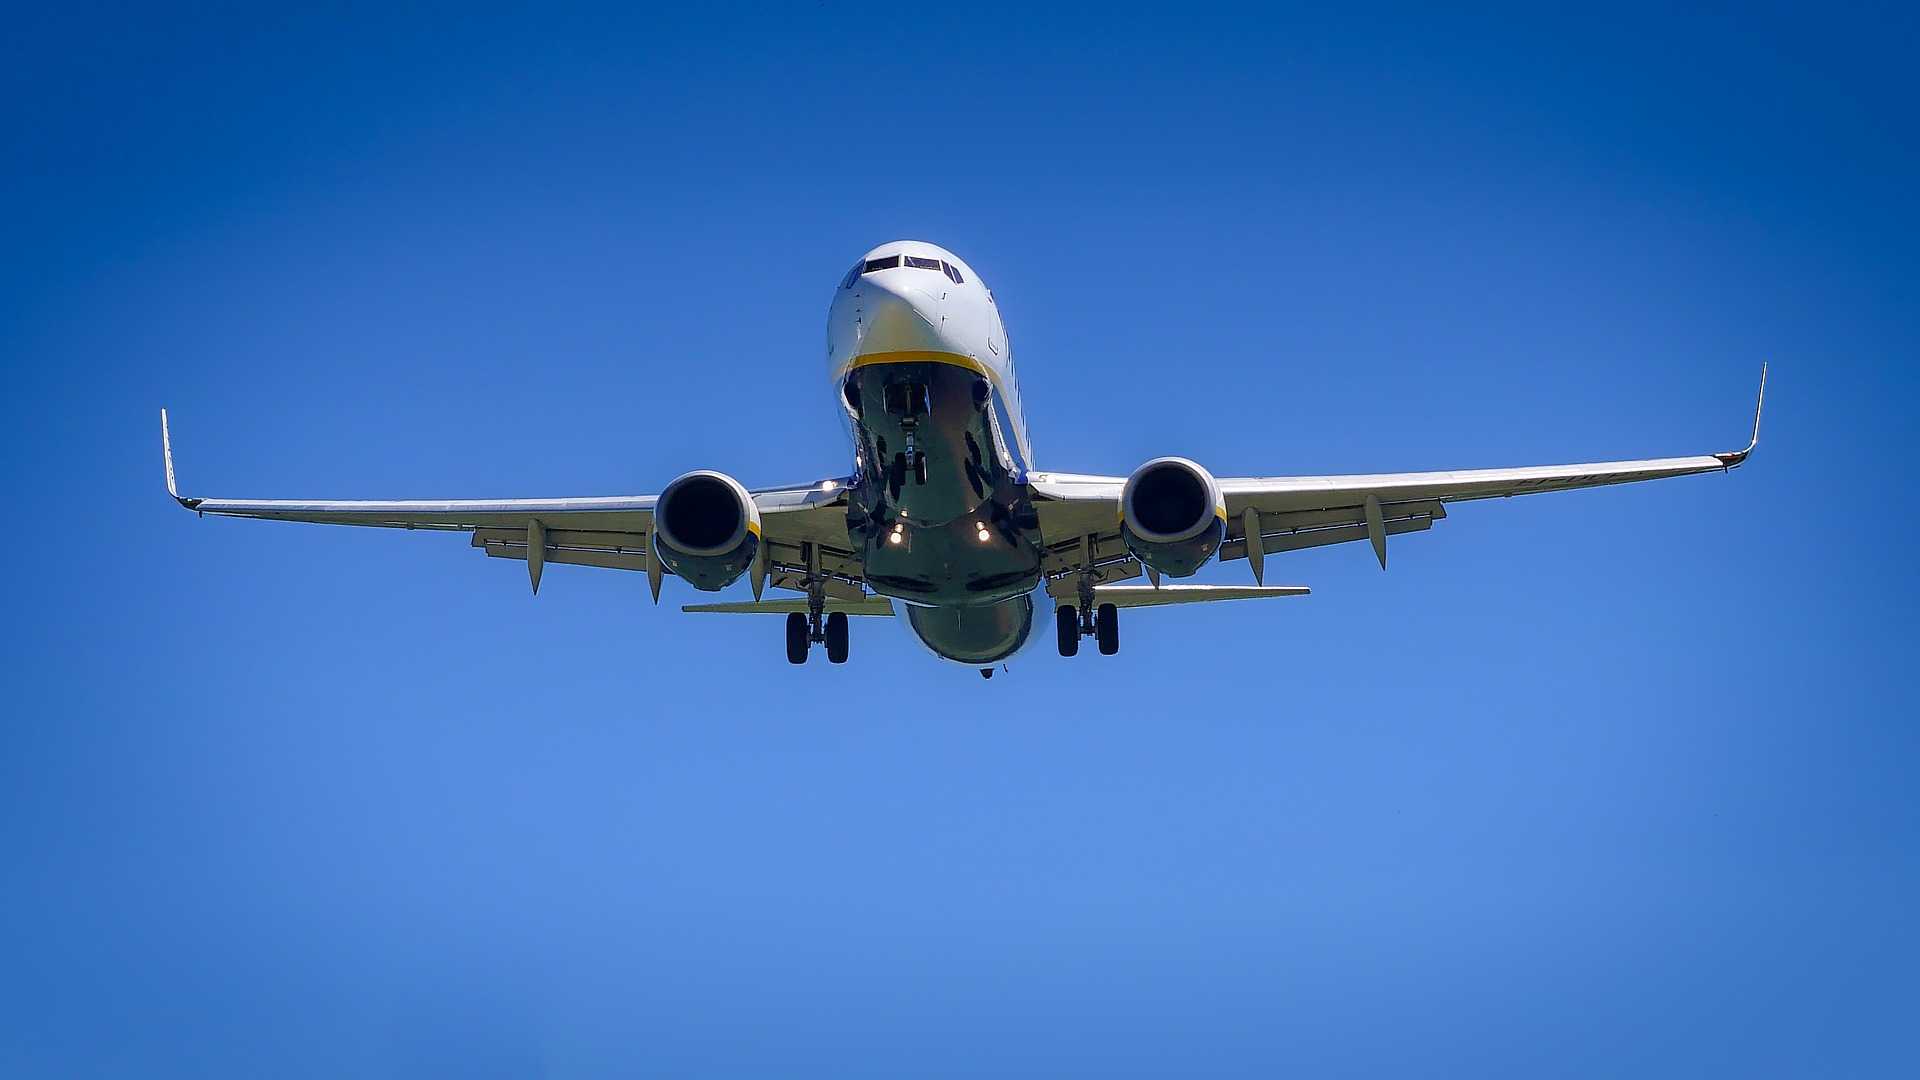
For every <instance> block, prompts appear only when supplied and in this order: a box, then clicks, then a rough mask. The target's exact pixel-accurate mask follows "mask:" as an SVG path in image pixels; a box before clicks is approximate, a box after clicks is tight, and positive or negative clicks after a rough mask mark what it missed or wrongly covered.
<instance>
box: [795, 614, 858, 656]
mask: <svg viewBox="0 0 1920 1080" xmlns="http://www.w3.org/2000/svg"><path fill="white" fill-rule="evenodd" d="M810 623H812V620H811V619H809V618H807V616H805V615H802V614H800V613H799V612H797V611H796V612H793V613H792V614H790V615H788V616H787V663H789V664H804V663H806V662H807V652H808V651H809V650H810V649H812V648H813V643H814V642H816V641H817V642H821V643H822V644H824V645H826V647H827V663H829V664H844V663H846V662H847V614H846V612H844V611H836V612H833V613H832V614H830V615H828V616H827V617H826V618H825V619H824V620H822V621H821V623H820V629H818V630H815V629H814V628H813V626H811V625H810Z"/></svg>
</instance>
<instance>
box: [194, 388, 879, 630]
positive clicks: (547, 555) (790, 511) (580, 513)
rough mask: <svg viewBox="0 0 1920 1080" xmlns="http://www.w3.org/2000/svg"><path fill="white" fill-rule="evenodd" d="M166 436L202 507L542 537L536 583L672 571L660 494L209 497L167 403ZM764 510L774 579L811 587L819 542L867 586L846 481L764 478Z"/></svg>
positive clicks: (842, 569) (846, 582)
mask: <svg viewBox="0 0 1920 1080" xmlns="http://www.w3.org/2000/svg"><path fill="white" fill-rule="evenodd" d="M160 445H161V453H162V455H163V457H164V459H165V461H166V469H167V494H168V495H171V496H172V497H173V498H174V500H175V501H177V502H178V503H179V504H180V505H181V506H184V507H186V508H187V509H189V510H192V511H194V512H195V513H198V514H202V515H205V514H214V515H218V516H221V517H243V518H262V519H266V520H269V521H302V522H309V523H313V524H320V525H359V526H366V527H371V528H382V529H414V530H432V531H441V532H464V533H469V534H471V535H472V537H473V541H472V542H473V546H474V547H477V548H480V549H482V550H484V551H485V552H486V553H487V554H488V555H489V556H492V557H494V558H505V559H526V558H527V555H528V552H529V551H531V550H532V543H533V542H534V541H535V540H536V539H538V541H539V542H540V547H541V558H539V559H536V560H531V561H529V563H528V570H529V575H530V576H531V578H532V579H533V582H534V588H535V590H536V591H537V590H538V588H539V577H540V574H539V569H538V567H539V566H540V565H542V564H544V563H568V564H572V565H577V566H598V567H603V568H606V569H612V570H636V571H640V572H643V573H647V574H648V575H649V576H650V577H653V578H654V579H655V580H657V579H658V577H659V576H660V575H661V574H663V573H665V572H666V571H665V569H664V567H662V566H660V563H659V560H658V559H655V558H653V556H652V553H651V552H652V549H651V547H650V546H649V544H648V537H649V536H650V534H651V533H652V531H653V506H654V502H655V500H656V499H657V498H658V496H655V495H618V496H612V497H605V498H568V499H451V500H438V499H436V500H403V501H368V500H352V501H323V500H310V499H200V498H188V497H185V496H182V495H181V494H180V489H179V484H178V482H177V480H176V479H175V475H174V469H173V436H172V433H171V432H170V431H169V430H168V427H167V411H166V410H165V409H162V410H160ZM749 494H750V495H751V496H752V497H753V502H754V505H755V506H756V507H758V508H759V511H760V519H761V529H762V532H761V540H762V543H763V545H764V546H765V548H766V549H767V551H766V554H767V563H768V579H767V580H768V583H769V584H771V585H773V586H774V587H775V588H790V589H804V587H805V586H804V584H803V583H802V577H803V575H804V573H805V560H804V558H803V549H802V547H801V545H802V544H812V545H814V546H815V547H816V548H817V549H818V551H819V554H820V564H821V568H822V570H824V571H825V572H826V573H828V574H831V575H834V578H833V579H831V580H829V581H828V583H827V594H828V595H829V596H837V597H840V598H843V599H855V598H859V597H862V596H865V595H866V593H865V590H864V589H863V588H861V586H860V585H859V584H858V583H859V582H860V581H861V580H862V579H863V576H864V575H863V573H862V569H861V565H860V560H859V556H858V554H857V553H856V551H855V548H854V545H853V543H852V542H851V541H850V540H848V538H847V526H846V514H845V509H844V507H845V501H846V481H845V480H841V479H832V480H824V481H821V482H819V483H816V484H809V485H806V486H804V487H781V488H763V489H759V490H755V491H751V492H749Z"/></svg>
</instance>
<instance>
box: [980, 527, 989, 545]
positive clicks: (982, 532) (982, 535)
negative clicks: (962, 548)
mask: <svg viewBox="0 0 1920 1080" xmlns="http://www.w3.org/2000/svg"><path fill="white" fill-rule="evenodd" d="M979 536H980V542H981V543H983V544H984V543H986V542H987V540H988V538H989V534H988V533H987V530H985V529H981V530H980V533H979Z"/></svg>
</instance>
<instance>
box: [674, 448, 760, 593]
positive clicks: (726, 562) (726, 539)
mask: <svg viewBox="0 0 1920 1080" xmlns="http://www.w3.org/2000/svg"><path fill="white" fill-rule="evenodd" d="M653 550H654V552H655V553H656V554H657V555H659V557H660V562H661V564H662V565H664V566H665V567H666V568H667V569H669V570H671V571H673V572H674V573H675V574H677V575H679V576H680V577H681V578H683V579H685V580H686V582H687V584H689V585H692V586H693V587H694V588H696V589H699V590H700V591H702V592H714V591H717V590H719V589H723V588H726V587H727V586H728V585H731V584H733V583H734V582H735V581H738V580H739V579H740V575H741V574H744V573H746V572H747V567H749V566H751V565H753V557H754V555H755V554H756V553H757V552H758V551H759V550H760V508H759V507H757V506H755V505H754V504H753V497H752V496H751V495H748V494H747V489H746V488H745V487H743V486H741V484H740V482H739V481H738V480H735V479H734V478H733V477H731V476H728V475H727V474H725V473H720V472H714V471H712V470H710V469H699V470H696V471H694V472H690V473H686V474H684V475H682V476H680V477H677V478H676V479H675V480H674V481H673V483H671V484H668V485H667V489H666V490H665V491H663V492H661V493H660V499H659V501H657V502H656V503H654V507H653Z"/></svg>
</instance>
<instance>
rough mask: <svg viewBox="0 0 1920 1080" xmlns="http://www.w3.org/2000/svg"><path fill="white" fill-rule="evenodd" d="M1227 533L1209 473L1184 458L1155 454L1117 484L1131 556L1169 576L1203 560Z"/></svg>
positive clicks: (1189, 571) (1216, 488)
mask: <svg viewBox="0 0 1920 1080" xmlns="http://www.w3.org/2000/svg"><path fill="white" fill-rule="evenodd" d="M1226 535H1227V504H1226V500H1225V499H1224V498H1222V497H1221V494H1220V484H1219V482H1218V481H1216V480H1215V479H1214V478H1213V474H1212V473H1210V472H1208V471H1207V470H1205V469H1203V468H1201V467H1200V466H1199V465H1197V464H1195V463H1194V462H1191V461H1188V460H1187V459H1186V458H1178V457H1163V458H1155V459H1153V460H1152V461H1149V462H1147V463H1146V464H1145V465H1142V466H1140V467H1139V468H1138V469H1135V470H1134V471H1133V475H1132V476H1129V477H1127V483H1126V486H1125V487H1123V488H1121V489H1120V537H1121V539H1122V540H1124V541H1125V542H1126V545H1127V550H1128V551H1130V552H1132V553H1133V557H1134V558H1136V559H1139V560H1140V561H1141V562H1142V563H1145V564H1146V565H1147V566H1148V567H1151V568H1152V569H1154V570H1157V571H1159V572H1160V573H1162V574H1165V575H1167V576H1168V577H1186V576H1188V575H1190V574H1192V573H1193V572H1194V571H1196V570H1198V569H1200V568H1201V567H1202V566H1204V565H1206V562H1207V560H1208V559H1211V558H1213V553H1214V552H1216V551H1218V550H1220V542H1221V541H1222V540H1224V539H1226Z"/></svg>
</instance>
